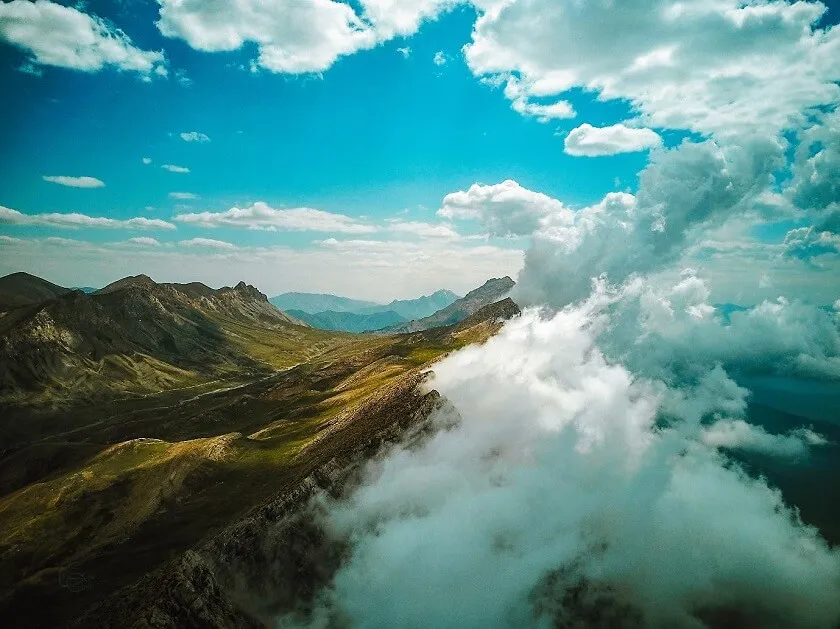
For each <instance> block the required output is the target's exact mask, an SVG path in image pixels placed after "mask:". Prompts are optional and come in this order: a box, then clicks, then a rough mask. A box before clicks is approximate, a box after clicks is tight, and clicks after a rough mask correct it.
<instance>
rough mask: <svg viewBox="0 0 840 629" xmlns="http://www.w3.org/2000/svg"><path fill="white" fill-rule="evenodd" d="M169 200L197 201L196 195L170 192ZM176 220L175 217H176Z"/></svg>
mask: <svg viewBox="0 0 840 629" xmlns="http://www.w3.org/2000/svg"><path fill="white" fill-rule="evenodd" d="M169 198H170V199H180V200H181V201H189V200H192V199H198V198H199V197H198V195H197V194H193V193H192V192H170V193H169ZM176 220H177V217H176Z"/></svg>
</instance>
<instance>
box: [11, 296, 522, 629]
mask: <svg viewBox="0 0 840 629" xmlns="http://www.w3.org/2000/svg"><path fill="white" fill-rule="evenodd" d="M140 283H141V284H148V283H147V282H145V281H142V280H141V282H140ZM128 284H130V286H125V285H123V286H120V287H118V288H117V290H114V291H111V292H105V293H103V295H100V296H94V297H95V298H97V299H103V298H105V297H108V298H114V296H115V295H116V296H119V295H124V293H125V291H126V290H129V291H132V290H141V289H142V288H143V287H142V286H140V287H137V286H134V285H133V284H134V283H132V282H129V283H128ZM146 289H148V285H147V286H146ZM153 290H155V291H156V290H157V289H156V288H153ZM145 294H146V295H147V301H149V302H151V300H150V299H149V298H148V297H149V293H145ZM163 294H165V292H164V293H163ZM164 301H166V300H165V299H164ZM163 305H164V306H165V307H166V308H169V307H171V304H168V302H167V303H164V304H163ZM517 311H518V310H517V309H516V307H515V305H514V304H512V302H511V303H509V304H505V303H503V304H496V305H492V306H490V307H488V308H486V309H485V310H484V315H483V316H480V313H477V314H476V315H475V316H473V317H470V318H468V319H467V320H465V321H463V322H461V323H460V324H459V325H457V326H449V327H442V328H436V329H434V330H429V331H426V332H418V333H413V334H407V335H397V336H378V335H377V336H371V335H365V336H356V335H343V336H340V335H339V336H336V335H332V336H326V337H323V340H322V341H321V343H320V349H318V350H317V353H313V354H312V355H311V356H310V357H309V358H302V359H300V360H299V362H300V364H298V365H297V366H294V367H291V368H288V369H285V370H281V371H274V372H272V373H269V374H268V375H252V376H251V377H250V379H248V378H245V376H247V373H244V372H240V377H242V378H244V379H245V381H244V383H242V384H235V382H236V381H235V380H232V379H228V380H222V381H218V382H217V383H216V384H213V382H204V383H202V384H200V385H198V386H190V387H185V388H181V387H179V388H172V389H167V390H165V391H162V392H160V393H156V394H149V395H146V396H143V397H135V398H120V399H114V400H108V401H104V402H97V403H94V404H92V403H86V402H78V401H77V403H76V405H74V406H72V407H69V408H60V407H59V408H55V409H46V410H42V411H39V412H37V413H36V412H34V411H32V410H31V409H28V408H23V409H22V410H21V409H17V410H15V409H16V407H10V408H11V409H12V410H13V411H14V412H12V413H7V414H5V415H4V416H3V418H2V421H3V426H0V430H2V434H3V435H4V438H5V439H14V440H13V441H12V442H11V445H10V447H7V448H6V450H5V452H4V451H3V449H4V448H3V445H2V444H0V514H1V515H2V518H3V526H2V527H0V617H3V618H4V619H5V620H6V621H8V622H7V624H8V625H9V626H12V627H17V626H20V627H24V626H25V627H55V626H68V621H70V620H71V619H76V621H75V625H73V626H78V627H186V626H202V627H220V628H221V627H238V626H241V627H256V626H264V624H268V625H269V626H270V619H271V618H272V617H273V616H274V615H275V614H276V613H279V612H284V611H288V610H290V609H292V608H295V607H296V606H298V605H306V604H308V603H307V601H310V600H311V595H312V592H314V591H315V589H316V587H317V586H318V585H319V584H320V583H321V582H322V581H323V580H324V579H327V578H329V576H330V571H331V570H332V569H333V567H334V565H335V563H334V560H335V557H336V556H335V555H332V554H331V552H332V551H331V549H330V547H329V546H324V545H323V544H322V543H321V542H322V541H323V534H322V532H320V531H319V530H318V529H317V527H316V528H313V527H312V522H313V521H312V519H311V518H310V517H309V515H308V513H307V512H306V511H305V509H302V507H303V506H305V505H306V504H307V502H308V499H309V497H310V496H311V495H312V494H313V493H314V492H317V491H321V490H329V491H331V492H340V491H341V490H342V487H344V485H345V484H346V483H350V482H352V478H353V470H355V469H357V466H358V465H361V464H363V462H364V461H365V460H367V459H368V458H369V457H370V456H372V454H373V453H375V452H376V451H377V450H378V449H379V448H380V447H381V446H382V445H383V444H385V443H388V442H391V441H393V440H395V439H398V438H402V436H404V435H406V431H408V432H409V433H410V434H411V435H414V437H416V438H422V434H423V433H422V429H423V425H424V424H423V422H424V420H425V419H426V418H427V417H428V416H429V413H430V412H432V411H433V409H434V408H437V407H438V405H439V404H441V401H440V400H439V397H438V396H437V394H436V393H434V392H433V391H429V390H427V389H426V388H425V387H424V386H423V385H422V382H423V379H424V373H425V372H426V370H427V369H428V368H429V367H430V366H431V365H432V364H433V363H434V361H435V360H437V359H438V358H440V357H442V356H444V355H445V354H446V353H447V352H449V351H452V350H454V349H458V348H460V347H463V346H465V345H468V344H470V343H475V342H482V341H483V340H485V339H486V338H488V337H489V336H490V335H491V334H493V333H495V331H496V330H498V328H499V326H500V325H501V321H500V319H499V317H500V316H502V315H504V314H505V313H509V314H514V315H515V313H516V312H517ZM167 312H169V310H168V309H167ZM158 320H160V317H158ZM293 327H294V328H295V330H298V331H301V332H302V333H303V334H304V336H302V337H301V343H302V344H304V345H305V346H306V347H307V349H309V350H310V351H315V347H314V346H313V344H311V343H310V341H311V340H312V339H313V338H314V337H313V336H312V335H315V334H322V335H325V334H326V333H319V332H318V331H315V330H311V329H309V328H299V327H296V326H293ZM244 329H245V328H244V327H239V328H236V330H237V333H242V330H244ZM281 331H282V329H281V327H278V328H277V329H272V330H270V336H271V338H273V337H274V336H277V335H279V334H280V332H281ZM307 335H308V336H307ZM288 351H290V350H288ZM15 413H17V414H15ZM15 426H17V427H21V426H25V427H26V429H27V430H28V431H29V432H28V433H27V434H25V435H23V436H22V437H21V436H20V435H18V436H17V437H16V436H15V434H14V430H13V429H14V427H15ZM418 431H419V432H418ZM331 562H332V563H331ZM45 600H48V601H50V604H49V605H44V604H43V602H44V601H45Z"/></svg>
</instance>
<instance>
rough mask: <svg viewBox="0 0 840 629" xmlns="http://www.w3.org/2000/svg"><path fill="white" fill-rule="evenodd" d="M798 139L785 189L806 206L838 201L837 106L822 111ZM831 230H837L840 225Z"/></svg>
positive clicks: (825, 205) (839, 133)
mask: <svg viewBox="0 0 840 629" xmlns="http://www.w3.org/2000/svg"><path fill="white" fill-rule="evenodd" d="M799 140H800V141H799V144H798V145H797V147H796V161H795V163H794V165H793V181H792V182H791V184H790V186H789V187H788V188H787V190H786V193H787V194H788V196H789V197H790V198H791V199H792V201H793V202H794V203H795V204H796V205H797V206H798V207H800V208H803V209H806V210H823V209H826V208H828V207H830V206H832V205H834V204H837V203H840V110H835V111H834V112H832V113H829V114H825V115H823V116H822V117H821V118H820V119H819V123H818V124H815V125H813V126H811V127H810V128H808V129H806V130H805V131H803V132H802V133H801V134H800V138H799ZM838 212H840V210H838ZM838 222H839V223H840V221H838ZM834 231H835V232H840V228H838V229H835V230H834Z"/></svg>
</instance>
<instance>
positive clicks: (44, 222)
mask: <svg viewBox="0 0 840 629" xmlns="http://www.w3.org/2000/svg"><path fill="white" fill-rule="evenodd" d="M0 224H5V225H40V226H45V227H63V228H68V229H78V228H80V227H94V228H106V229H175V225H173V224H172V223H169V222H167V221H164V220H161V219H157V218H145V217H143V216H138V217H135V218H128V219H115V218H106V217H104V216H88V215H87V214H79V213H78V212H71V213H68V214H60V213H58V212H50V213H45V214H24V213H22V212H18V211H17V210H12V209H10V208H7V207H3V206H0Z"/></svg>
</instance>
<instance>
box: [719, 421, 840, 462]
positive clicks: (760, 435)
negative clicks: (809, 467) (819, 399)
mask: <svg viewBox="0 0 840 629" xmlns="http://www.w3.org/2000/svg"><path fill="white" fill-rule="evenodd" d="M702 440H703V442H704V443H706V444H707V445H710V446H714V447H717V448H733V449H741V450H750V451H753V452H760V453H761V454H768V455H770V456H779V457H786V458H802V457H806V456H808V453H809V451H810V449H811V448H812V447H814V446H823V445H826V444H827V443H828V441H827V440H826V439H825V437H823V436H822V435H819V434H817V433H815V432H814V431H812V430H810V429H808V428H798V429H796V430H794V431H792V432H791V433H790V434H787V435H772V434H770V433H768V432H767V431H766V430H764V429H763V428H761V427H760V426H754V425H752V424H748V423H747V422H745V421H744V420H742V419H737V420H721V421H718V422H715V423H714V424H713V425H711V426H709V427H708V428H706V429H705V430H704V431H703V432H702Z"/></svg>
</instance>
